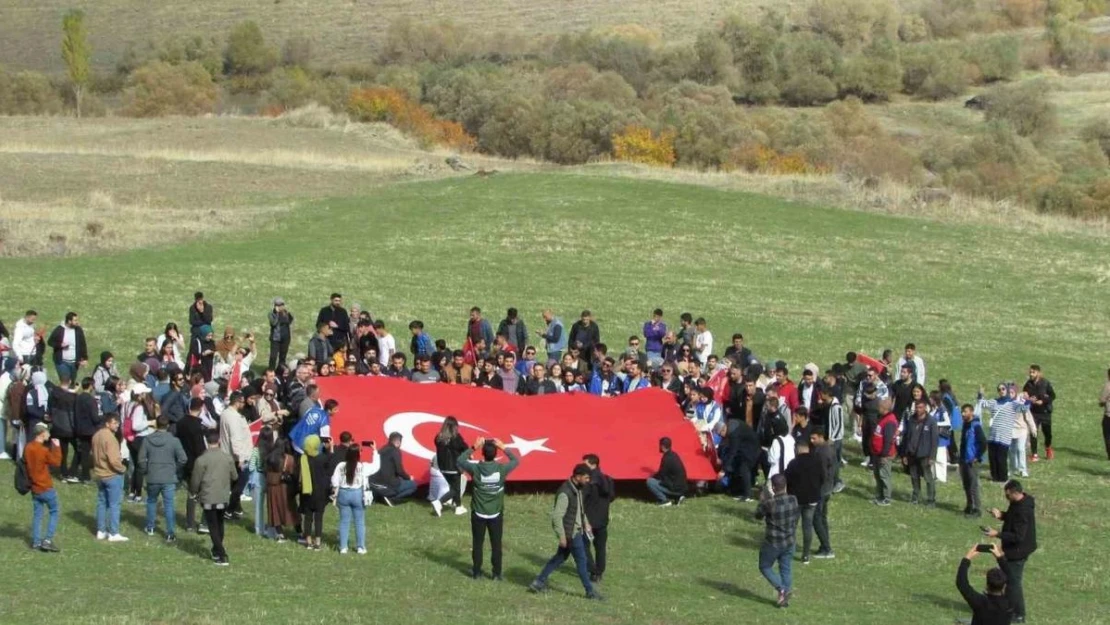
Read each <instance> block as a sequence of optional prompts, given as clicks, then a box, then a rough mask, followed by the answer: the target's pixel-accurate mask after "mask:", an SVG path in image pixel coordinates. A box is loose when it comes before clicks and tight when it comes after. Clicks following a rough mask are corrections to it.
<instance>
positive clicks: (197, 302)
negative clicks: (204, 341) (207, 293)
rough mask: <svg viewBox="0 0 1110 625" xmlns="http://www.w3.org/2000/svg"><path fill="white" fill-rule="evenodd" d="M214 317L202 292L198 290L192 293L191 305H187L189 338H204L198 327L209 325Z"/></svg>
mask: <svg viewBox="0 0 1110 625" xmlns="http://www.w3.org/2000/svg"><path fill="white" fill-rule="evenodd" d="M215 318H216V317H215V314H214V311H213V310H212V304H209V303H208V302H207V301H205V299H204V293H201V292H200V291H197V292H196V293H193V305H192V306H190V307H189V340H190V341H193V340H196V339H198V338H204V335H203V334H201V332H200V329H201V328H202V327H204V326H211V325H212V322H213V320H215Z"/></svg>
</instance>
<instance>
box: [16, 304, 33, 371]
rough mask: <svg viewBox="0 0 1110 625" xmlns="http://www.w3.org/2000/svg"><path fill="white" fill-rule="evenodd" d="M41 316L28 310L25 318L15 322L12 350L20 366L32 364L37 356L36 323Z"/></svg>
mask: <svg viewBox="0 0 1110 625" xmlns="http://www.w3.org/2000/svg"><path fill="white" fill-rule="evenodd" d="M38 318H39V314H38V313H37V312H35V311H33V310H28V311H27V312H26V314H24V315H23V318H22V319H20V320H19V321H16V322H15V329H14V330H13V331H12V350H13V351H14V352H15V357H16V359H17V360H18V361H19V362H20V364H30V362H31V359H32V358H33V357H34V355H35V321H36V320H37V319H38Z"/></svg>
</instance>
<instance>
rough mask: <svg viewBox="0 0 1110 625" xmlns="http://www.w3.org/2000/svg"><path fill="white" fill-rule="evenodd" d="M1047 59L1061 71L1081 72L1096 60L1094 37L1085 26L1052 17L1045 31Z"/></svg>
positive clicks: (1058, 17)
mask: <svg viewBox="0 0 1110 625" xmlns="http://www.w3.org/2000/svg"><path fill="white" fill-rule="evenodd" d="M1045 39H1047V40H1048V46H1049V59H1050V60H1051V61H1052V64H1053V65H1055V66H1056V67H1059V68H1062V69H1070V70H1076V71H1079V70H1082V69H1084V68H1087V67H1089V66H1091V64H1092V63H1093V62H1094V60H1095V59H1096V54H1095V46H1094V37H1093V36H1092V34H1091V31H1090V29H1088V28H1087V25H1086V24H1080V23H1076V22H1075V21H1073V20H1070V19H1067V18H1065V17H1062V16H1053V17H1051V18H1049V20H1048V26H1047V27H1046V29H1045Z"/></svg>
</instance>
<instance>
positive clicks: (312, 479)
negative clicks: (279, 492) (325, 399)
mask: <svg viewBox="0 0 1110 625" xmlns="http://www.w3.org/2000/svg"><path fill="white" fill-rule="evenodd" d="M330 460H331V454H329V453H327V451H325V450H324V447H323V445H322V444H321V442H320V437H319V436H316V435H315V434H313V435H312V436H309V437H308V438H306V439H304V455H302V456H301V466H300V494H301V531H302V533H303V535H304V536H303V538H304V544H305V546H306V547H308V548H309V549H312V550H313V551H320V537H321V536H322V535H323V533H324V528H323V525H324V510H326V509H327V507H328V495H329V494H330V492H331V476H330V475H328V462H329V461H330Z"/></svg>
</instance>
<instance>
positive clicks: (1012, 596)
mask: <svg viewBox="0 0 1110 625" xmlns="http://www.w3.org/2000/svg"><path fill="white" fill-rule="evenodd" d="M1028 561H1029V560H1028V559H1026V560H1009V561H1008V562H1006V564H1007V565H1008V567H1009V569H1010V577H1009V578H1008V579H1007V580H1006V598H1007V599H1009V600H1010V607H1012V608H1013V609H1014V616H1021V617H1024V616H1025V589H1024V588H1022V580H1023V579H1024V577H1025V563H1026V562H1028Z"/></svg>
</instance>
